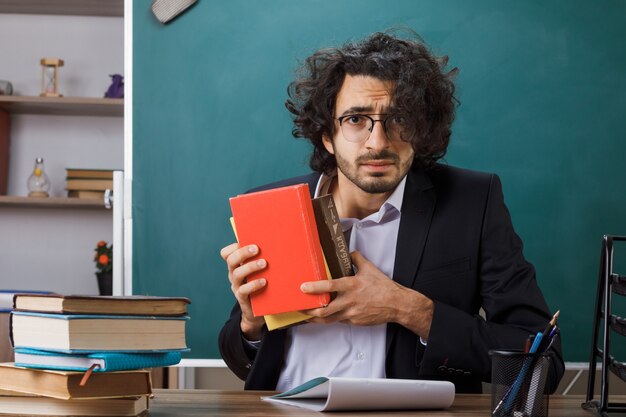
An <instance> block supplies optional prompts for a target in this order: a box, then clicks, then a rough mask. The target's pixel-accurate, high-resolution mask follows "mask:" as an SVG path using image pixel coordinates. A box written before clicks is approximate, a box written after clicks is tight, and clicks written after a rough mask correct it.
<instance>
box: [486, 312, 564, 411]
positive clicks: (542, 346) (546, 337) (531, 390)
mask: <svg viewBox="0 0 626 417" xmlns="http://www.w3.org/2000/svg"><path fill="white" fill-rule="evenodd" d="M558 317H559V311H557V312H556V313H555V314H554V316H553V317H552V320H550V323H548V326H547V327H546V328H545V329H544V331H543V332H538V333H537V334H536V335H535V337H534V340H533V341H532V344H531V346H530V348H529V349H528V351H527V353H525V354H524V358H523V362H522V365H521V369H520V370H519V373H518V374H517V376H516V377H515V380H514V382H513V383H512V384H511V385H510V387H509V388H508V390H507V391H506V392H505V393H504V395H503V396H502V398H501V399H500V401H499V402H498V403H497V405H496V406H495V408H494V409H493V411H492V415H493V416H507V415H511V412H512V410H513V409H514V408H524V409H525V412H527V413H529V415H531V414H532V413H531V411H532V410H533V409H534V407H535V404H536V400H537V398H538V397H539V396H542V395H543V393H544V387H545V383H546V377H547V369H545V370H544V369H542V367H543V366H544V364H543V361H542V363H541V364H538V363H537V361H538V359H539V358H540V357H544V358H545V360H546V362H547V363H548V364H549V357H548V355H547V354H546V352H547V351H548V350H549V348H550V347H551V346H552V343H553V341H554V338H555V337H557V335H558V327H557V325H556V321H557V319H558ZM527 346H528V342H527ZM494 353H498V352H494ZM500 353H501V352H500ZM539 365H541V366H539ZM542 371H543V373H542ZM494 372H496V371H495V370H494Z"/></svg>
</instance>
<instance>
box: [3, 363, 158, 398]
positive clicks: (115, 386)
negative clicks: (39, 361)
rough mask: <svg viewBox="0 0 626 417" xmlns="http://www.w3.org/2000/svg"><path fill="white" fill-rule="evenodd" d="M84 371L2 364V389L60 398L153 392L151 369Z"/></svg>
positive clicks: (146, 393)
mask: <svg viewBox="0 0 626 417" xmlns="http://www.w3.org/2000/svg"><path fill="white" fill-rule="evenodd" d="M84 375H85V374H84V373H83V372H72V371H51V370H40V369H28V368H20V367H17V366H15V365H14V364H12V363H0V389H4V390H9V391H17V392H22V393H27V394H33V395H42V396H45V397H53V398H60V399H71V398H115V397H139V396H142V395H149V394H151V393H152V385H151V381H150V372H149V371H120V372H98V373H93V374H92V375H91V376H90V377H89V381H88V383H87V384H84V385H81V384H80V382H81V380H82V379H83V377H84Z"/></svg>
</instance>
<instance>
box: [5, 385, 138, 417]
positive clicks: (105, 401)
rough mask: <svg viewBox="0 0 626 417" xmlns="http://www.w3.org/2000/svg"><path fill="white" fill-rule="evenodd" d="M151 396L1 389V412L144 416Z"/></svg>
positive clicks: (36, 414) (51, 414) (15, 414)
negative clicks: (45, 394)
mask: <svg viewBox="0 0 626 417" xmlns="http://www.w3.org/2000/svg"><path fill="white" fill-rule="evenodd" d="M147 412H148V397H147V396H146V395H142V396H141V397H128V398H97V399H82V398H79V399H70V400H61V399H58V398H50V397H41V396H37V395H31V394H20V393H15V392H14V393H13V394H9V391H5V392H4V393H2V392H0V415H12V416H17V415H28V416H131V417H135V416H144V415H147Z"/></svg>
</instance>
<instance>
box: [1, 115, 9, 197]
mask: <svg viewBox="0 0 626 417" xmlns="http://www.w3.org/2000/svg"><path fill="white" fill-rule="evenodd" d="M10 120H11V119H10V118H9V112H7V111H5V110H3V109H0V195H5V194H6V193H7V185H8V181H9V144H10V142H11V141H10V136H9V133H10Z"/></svg>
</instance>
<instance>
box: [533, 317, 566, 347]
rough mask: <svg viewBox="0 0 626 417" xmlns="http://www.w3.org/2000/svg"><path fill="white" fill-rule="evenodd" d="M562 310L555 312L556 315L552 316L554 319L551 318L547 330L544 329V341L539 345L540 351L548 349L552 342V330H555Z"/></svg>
mask: <svg viewBox="0 0 626 417" xmlns="http://www.w3.org/2000/svg"><path fill="white" fill-rule="evenodd" d="M560 312H561V310H557V312H556V313H554V316H552V320H550V323H548V326H547V327H546V328H545V330H544V331H543V333H542V334H543V343H542V344H541V346H539V347H538V349H539V351H540V352H544V351H546V350H547V347H546V346H547V345H548V344H549V343H550V339H551V338H552V337H551V335H552V332H553V331H554V329H555V328H556V321H557V319H558V318H559V313H560Z"/></svg>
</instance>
